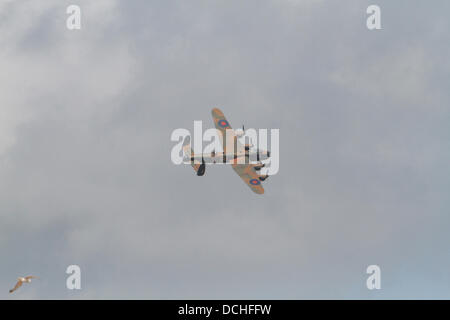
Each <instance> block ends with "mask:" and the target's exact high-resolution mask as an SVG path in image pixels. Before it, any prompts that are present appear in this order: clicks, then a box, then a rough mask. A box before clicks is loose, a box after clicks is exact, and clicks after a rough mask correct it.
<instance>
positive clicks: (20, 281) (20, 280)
mask: <svg viewBox="0 0 450 320" xmlns="http://www.w3.org/2000/svg"><path fill="white" fill-rule="evenodd" d="M31 279H37V277H35V276H27V277H19V278H17V283H16V285H15V286H14V288H12V289H11V290H9V293H13V292H14V291H16V290H17V289H19V288H20V287H21V286H22V284H23V283H24V282H25V283H30V282H31Z"/></svg>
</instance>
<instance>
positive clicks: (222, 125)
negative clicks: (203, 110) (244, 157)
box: [211, 108, 242, 153]
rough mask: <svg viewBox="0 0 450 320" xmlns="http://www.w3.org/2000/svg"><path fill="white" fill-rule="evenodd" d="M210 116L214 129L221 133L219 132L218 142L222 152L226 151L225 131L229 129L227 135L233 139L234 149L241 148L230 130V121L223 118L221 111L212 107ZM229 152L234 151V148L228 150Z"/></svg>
mask: <svg viewBox="0 0 450 320" xmlns="http://www.w3.org/2000/svg"><path fill="white" fill-rule="evenodd" d="M211 113H212V117H213V121H214V125H215V126H216V129H217V130H218V131H219V132H220V133H221V134H219V139H220V143H221V145H222V147H223V152H224V153H226V152H227V142H226V137H227V136H226V131H227V130H229V136H230V137H231V138H232V139H233V140H234V145H235V146H236V148H237V149H236V150H242V146H241V143H240V142H239V141H238V139H237V137H236V135H235V134H234V131H233V130H232V128H231V126H230V123H229V122H228V120H227V119H226V118H225V116H224V114H223V112H222V111H220V110H219V109H217V108H214V109H212V112H211ZM229 152H231V153H234V150H233V151H232V150H230V151H229Z"/></svg>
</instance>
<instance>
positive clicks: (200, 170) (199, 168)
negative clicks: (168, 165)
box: [183, 136, 205, 176]
mask: <svg viewBox="0 0 450 320" xmlns="http://www.w3.org/2000/svg"><path fill="white" fill-rule="evenodd" d="M183 152H184V155H185V157H186V158H189V159H190V161H191V166H192V168H194V171H195V172H196V173H197V175H198V176H202V175H204V174H205V162H204V161H202V162H200V161H199V160H195V159H194V158H193V157H194V150H192V147H191V137H190V136H187V137H186V138H185V139H184V142H183Z"/></svg>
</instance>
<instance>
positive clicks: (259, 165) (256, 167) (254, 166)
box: [253, 163, 266, 171]
mask: <svg viewBox="0 0 450 320" xmlns="http://www.w3.org/2000/svg"><path fill="white" fill-rule="evenodd" d="M265 166H266V165H265V164H264V163H261V164H255V165H253V169H255V170H256V171H259V170H261V169H262V168H264V167H265Z"/></svg>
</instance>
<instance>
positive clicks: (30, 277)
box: [25, 276, 38, 280]
mask: <svg viewBox="0 0 450 320" xmlns="http://www.w3.org/2000/svg"><path fill="white" fill-rule="evenodd" d="M37 278H38V277H35V276H28V277H25V279H27V280H28V279H37Z"/></svg>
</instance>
